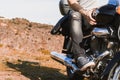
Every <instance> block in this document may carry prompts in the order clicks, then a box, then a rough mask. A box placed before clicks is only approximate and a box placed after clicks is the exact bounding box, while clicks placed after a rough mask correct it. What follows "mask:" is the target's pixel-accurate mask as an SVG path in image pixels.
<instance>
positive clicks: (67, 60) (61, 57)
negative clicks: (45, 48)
mask: <svg viewBox="0 0 120 80" xmlns="http://www.w3.org/2000/svg"><path fill="white" fill-rule="evenodd" d="M51 57H52V58H53V59H55V60H56V61H59V62H62V63H63V64H64V65H65V66H69V67H71V68H72V69H73V72H75V71H76V70H79V68H78V67H77V66H76V65H75V64H74V63H73V62H72V60H73V59H71V58H69V57H67V56H66V54H63V53H57V52H51Z"/></svg>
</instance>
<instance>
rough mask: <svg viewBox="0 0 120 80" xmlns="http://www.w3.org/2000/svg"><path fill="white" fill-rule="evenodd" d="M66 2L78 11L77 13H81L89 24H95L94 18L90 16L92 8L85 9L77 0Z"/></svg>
mask: <svg viewBox="0 0 120 80" xmlns="http://www.w3.org/2000/svg"><path fill="white" fill-rule="evenodd" d="M68 3H69V5H70V7H71V8H72V9H73V10H75V11H78V12H79V13H81V14H82V15H83V16H84V17H85V18H86V20H87V21H88V22H89V23H90V24H91V25H95V24H96V21H95V19H93V18H92V16H91V14H92V10H85V9H84V8H83V7H82V6H81V5H80V4H79V3H78V2H77V0H68Z"/></svg>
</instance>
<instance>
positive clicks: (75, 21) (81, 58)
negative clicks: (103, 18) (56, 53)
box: [68, 0, 120, 71]
mask: <svg viewBox="0 0 120 80" xmlns="http://www.w3.org/2000/svg"><path fill="white" fill-rule="evenodd" d="M118 2H120V0H118V1H117V0H79V2H78V0H68V3H69V5H70V7H71V8H72V11H71V12H70V15H71V27H70V35H71V38H72V42H73V43H72V47H73V53H74V57H75V60H76V63H77V65H78V67H79V68H80V70H81V71H84V70H86V69H87V68H88V67H91V66H94V65H95V63H94V62H93V61H90V62H89V61H88V59H87V58H86V55H85V54H84V53H85V50H84V49H83V48H81V47H80V43H81V42H82V39H83V33H82V25H81V23H82V20H81V18H84V20H85V21H84V23H86V25H96V24H97V22H96V20H95V19H93V18H92V16H91V14H92V12H93V10H95V9H96V8H100V7H102V6H104V5H107V4H112V5H115V6H117V5H118Z"/></svg>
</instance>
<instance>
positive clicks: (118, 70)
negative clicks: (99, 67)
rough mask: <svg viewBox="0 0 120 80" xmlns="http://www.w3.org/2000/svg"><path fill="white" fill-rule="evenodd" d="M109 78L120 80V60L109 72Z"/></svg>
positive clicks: (109, 79)
mask: <svg viewBox="0 0 120 80" xmlns="http://www.w3.org/2000/svg"><path fill="white" fill-rule="evenodd" d="M108 80H120V62H119V63H116V64H115V65H114V66H113V68H112V69H111V71H110V73H109V76H108Z"/></svg>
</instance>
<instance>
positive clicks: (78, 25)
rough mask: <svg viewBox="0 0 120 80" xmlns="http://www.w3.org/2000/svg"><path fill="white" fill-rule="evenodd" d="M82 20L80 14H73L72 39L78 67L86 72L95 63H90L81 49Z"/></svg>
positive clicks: (73, 12)
mask: <svg viewBox="0 0 120 80" xmlns="http://www.w3.org/2000/svg"><path fill="white" fill-rule="evenodd" d="M81 19H82V16H81V15H80V13H78V12H75V11H72V12H71V28H70V35H71V39H72V48H73V54H74V57H75V60H76V62H77V65H78V67H80V68H81V70H85V69H86V68H87V67H89V66H92V65H94V63H93V62H89V61H88V59H87V58H86V55H85V50H84V49H83V48H81V47H80V43H81V42H82V39H83V33H82V20H81Z"/></svg>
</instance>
